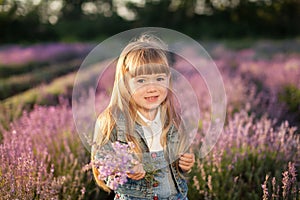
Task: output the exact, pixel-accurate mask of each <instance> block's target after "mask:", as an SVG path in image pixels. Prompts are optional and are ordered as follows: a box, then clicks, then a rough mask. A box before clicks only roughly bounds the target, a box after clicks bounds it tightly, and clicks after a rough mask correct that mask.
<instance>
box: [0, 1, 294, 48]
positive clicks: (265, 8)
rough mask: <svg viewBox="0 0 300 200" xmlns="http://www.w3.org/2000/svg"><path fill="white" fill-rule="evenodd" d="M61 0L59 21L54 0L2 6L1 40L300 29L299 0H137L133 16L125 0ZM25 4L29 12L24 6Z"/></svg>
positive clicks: (273, 33) (245, 34)
mask: <svg viewBox="0 0 300 200" xmlns="http://www.w3.org/2000/svg"><path fill="white" fill-rule="evenodd" d="M61 1H62V2H63V7H62V8H61V10H60V14H59V15H57V16H55V14H54V17H57V23H55V22H52V23H53V24H50V22H49V17H50V16H51V13H48V12H45V10H48V9H49V6H50V3H49V2H48V1H41V2H40V4H38V5H33V4H32V3H31V5H30V3H27V2H26V1H9V2H7V1H6V2H5V3H6V4H8V5H10V9H9V10H5V9H3V10H0V26H1V28H2V31H1V32H0V42H2V43H11V42H25V43H27V42H38V41H42V40H43V41H46V40H47V41H50V40H63V41H74V40H82V41H86V40H89V41H91V40H99V39H103V38H106V37H108V36H110V35H113V34H117V33H119V32H121V31H124V30H128V29H131V28H136V27H141V26H158V27H165V28H171V29H175V30H178V31H181V32H183V33H185V34H187V35H190V36H193V37H196V38H201V39H207V38H226V39H228V38H257V37H259V38H261V37H271V38H286V37H297V36H298V35H299V34H300V26H297V25H298V19H299V17H300V15H299V13H300V12H299V10H300V3H299V1H298V0H285V1H250V0H245V1H240V2H239V4H237V5H234V1H229V0H228V1H224V3H223V5H215V3H218V2H219V1H214V3H212V2H213V1H204V5H203V6H204V7H203V8H202V11H201V9H200V11H199V9H198V8H201V6H199V4H201V2H202V3H203V1H200V0H195V1H190V0H183V1H175V0H155V1H154V0H147V1H145V4H144V5H141V3H135V2H134V1H132V2H130V3H127V5H126V7H127V9H129V10H130V11H132V12H133V13H134V15H135V19H134V20H132V21H127V20H125V19H123V18H121V17H120V16H119V14H118V12H117V7H118V6H119V5H117V4H116V2H114V1H107V0H95V1H90V0H77V1H76V2H75V3H74V2H72V1H69V0H61ZM25 2H26V3H27V4H26V3H25ZM84 3H92V4H94V6H96V8H97V11H98V12H95V13H90V14H87V13H84V11H83V9H82V8H83V5H84ZM103 5H105V6H106V7H107V8H108V9H109V10H108V11H107V12H106V13H105V12H104V11H101V9H102V7H101V6H103ZM23 7H25V8H26V9H27V10H29V11H28V12H27V13H26V12H24V11H22V10H24V8H23ZM26 9H25V10H26ZM20 10H21V11H22V12H23V13H22V12H21V13H22V14H20ZM158 10H159V15H158V14H157V11H158ZM52 17H53V16H52ZM50 21H51V20H50Z"/></svg>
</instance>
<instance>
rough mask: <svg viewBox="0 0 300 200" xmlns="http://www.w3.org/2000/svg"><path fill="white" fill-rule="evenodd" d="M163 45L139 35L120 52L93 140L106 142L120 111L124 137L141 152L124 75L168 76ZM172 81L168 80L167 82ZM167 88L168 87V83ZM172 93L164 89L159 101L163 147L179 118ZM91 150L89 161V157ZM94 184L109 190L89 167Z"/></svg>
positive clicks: (133, 103) (135, 114)
mask: <svg viewBox="0 0 300 200" xmlns="http://www.w3.org/2000/svg"><path fill="white" fill-rule="evenodd" d="M166 52H167V46H166V45H165V44H164V43H163V42H162V41H161V40H160V39H159V38H157V37H155V36H152V35H148V34H143V35H142V36H141V37H139V38H138V39H136V40H134V41H131V42H130V43H129V44H128V45H127V46H126V47H125V48H124V49H123V51H122V52H121V54H120V56H119V58H118V62H117V66H116V74H115V80H114V86H113V91H112V96H111V100H110V103H109V105H108V107H107V108H106V109H105V110H104V111H103V112H102V113H101V114H100V115H99V117H98V120H99V124H100V129H99V130H97V132H98V133H101V134H97V137H96V143H97V144H99V145H104V144H106V143H107V142H109V139H110V136H111V133H112V131H113V129H114V128H115V126H116V119H115V117H114V116H116V114H117V115H118V114H122V116H123V117H124V120H125V124H126V130H124V131H125V135H126V140H127V141H128V142H129V141H131V142H133V143H134V144H135V149H134V152H135V153H136V154H137V155H141V153H142V150H141V148H140V144H139V143H138V142H137V141H136V139H135V138H134V137H133V136H132V133H133V131H134V125H135V122H138V123H140V124H142V120H141V119H140V118H139V117H138V116H137V106H136V104H135V102H134V101H133V100H132V98H131V95H130V92H129V86H128V76H130V77H135V76H138V75H141V74H157V73H165V74H167V75H170V67H169V63H168V57H167V54H166ZM171 84H172V83H171V82H170V85H171ZM169 87H171V86H169ZM173 105H174V104H173V97H172V93H171V92H170V91H168V94H167V97H166V99H165V101H164V102H163V103H162V104H161V120H162V124H163V130H162V137H161V144H162V146H163V147H164V148H166V143H167V133H168V130H169V129H170V127H171V125H172V123H173V124H174V125H175V126H178V124H179V118H178V116H177V114H176V112H175V109H174V107H173ZM93 154H94V152H92V160H93ZM139 159H142V158H141V157H139ZM93 174H94V176H95V179H96V182H97V184H98V185H99V186H100V187H101V188H102V189H103V190H105V191H107V192H110V189H109V188H108V187H107V186H106V184H105V183H104V182H103V181H100V180H98V178H97V177H98V175H99V172H98V171H97V169H95V168H93Z"/></svg>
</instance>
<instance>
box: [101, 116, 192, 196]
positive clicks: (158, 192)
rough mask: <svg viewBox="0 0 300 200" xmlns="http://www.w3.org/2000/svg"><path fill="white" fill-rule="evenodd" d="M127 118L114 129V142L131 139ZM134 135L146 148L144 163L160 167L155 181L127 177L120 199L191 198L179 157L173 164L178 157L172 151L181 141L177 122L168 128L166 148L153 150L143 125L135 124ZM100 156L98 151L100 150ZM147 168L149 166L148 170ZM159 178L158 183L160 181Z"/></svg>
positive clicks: (120, 191) (112, 136) (112, 140)
mask: <svg viewBox="0 0 300 200" xmlns="http://www.w3.org/2000/svg"><path fill="white" fill-rule="evenodd" d="M124 130H125V120H124V119H123V118H122V117H120V118H119V119H118V122H117V125H116V127H115V129H114V130H113V132H112V135H111V138H110V140H111V142H115V141H119V142H122V143H127V141H126V138H125V131H124ZM135 130H136V131H135V132H134V133H133V134H134V135H133V136H134V137H135V138H136V139H137V140H138V141H137V142H138V143H139V144H141V148H142V151H143V165H144V168H147V165H148V164H149V165H153V167H154V169H158V170H157V172H156V173H155V175H154V179H155V180H152V181H150V182H149V181H147V180H146V179H145V178H143V179H140V180H133V179H130V178H127V182H126V183H125V184H123V185H120V186H119V187H118V189H117V190H116V191H115V193H116V195H115V199H116V200H121V199H124V200H152V199H154V200H157V199H159V200H175V199H176V200H187V190H188V187H187V183H186V180H185V179H184V178H183V177H182V176H180V174H179V172H178V169H177V167H176V163H175V162H177V161H174V162H173V163H171V164H169V162H168V160H174V158H171V157H172V155H171V154H169V153H168V152H174V149H175V147H174V146H176V145H178V143H179V136H178V132H177V130H176V128H175V127H174V125H172V126H171V128H170V129H169V131H168V135H167V149H166V150H165V151H158V152H149V148H148V146H147V144H146V140H145V138H144V133H143V129H142V126H141V125H139V124H136V125H135ZM96 157H97V154H96ZM146 171H147V170H146ZM156 181H158V184H157V182H156Z"/></svg>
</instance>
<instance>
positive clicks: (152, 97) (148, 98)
mask: <svg viewBox="0 0 300 200" xmlns="http://www.w3.org/2000/svg"><path fill="white" fill-rule="evenodd" d="M145 99H146V100H147V101H150V102H153V101H156V100H157V99H158V96H151V97H145Z"/></svg>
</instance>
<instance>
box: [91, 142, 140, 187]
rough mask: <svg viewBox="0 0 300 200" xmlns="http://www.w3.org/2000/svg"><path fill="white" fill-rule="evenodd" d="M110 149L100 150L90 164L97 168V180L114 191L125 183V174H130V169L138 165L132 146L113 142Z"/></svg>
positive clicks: (130, 143)
mask: <svg viewBox="0 0 300 200" xmlns="http://www.w3.org/2000/svg"><path fill="white" fill-rule="evenodd" d="M111 145H112V149H106V148H100V149H99V150H98V151H97V155H101V156H98V157H97V156H96V158H95V160H94V161H93V162H92V163H91V164H92V166H93V167H95V168H97V170H98V172H99V176H98V177H97V178H98V179H99V180H103V181H107V185H108V187H110V188H111V189H113V190H116V189H117V188H118V186H119V185H123V184H124V183H126V181H127V173H130V172H131V171H132V170H131V169H132V167H133V166H134V165H136V164H137V163H138V161H137V160H136V159H135V158H134V156H133V155H134V154H133V148H134V144H133V143H132V142H129V143H128V144H125V143H120V142H118V141H117V142H114V143H111Z"/></svg>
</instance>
